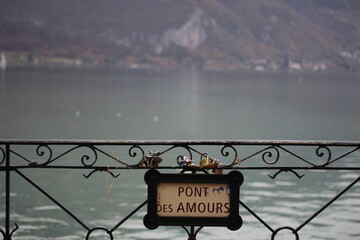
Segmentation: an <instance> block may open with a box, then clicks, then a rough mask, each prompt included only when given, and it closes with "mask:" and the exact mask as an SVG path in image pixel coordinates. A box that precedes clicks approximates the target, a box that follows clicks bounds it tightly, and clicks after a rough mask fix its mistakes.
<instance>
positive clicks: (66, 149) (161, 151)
mask: <svg viewBox="0 0 360 240" xmlns="http://www.w3.org/2000/svg"><path fill="white" fill-rule="evenodd" d="M23 148H26V149H25V150H24V149H23ZM109 148H110V149H113V148H119V151H121V154H122V157H121V158H119V157H117V156H115V154H114V153H113V152H112V151H110V150H109ZM152 148H157V149H152ZM204 149H205V150H206V152H204ZM152 150H156V151H152ZM124 151H125V153H124ZM179 152H181V154H179ZM210 152H211V153H210ZM304 152H307V153H306V154H304ZM359 153H360V141H302V140H296V141H294V140H292V141H287V140H190V141H185V140H157V141H149V140H41V139H40V140H0V173H1V172H4V173H5V193H4V195H5V201H6V203H5V218H4V219H5V222H4V223H1V224H4V225H3V226H1V225H0V233H1V234H0V237H1V235H2V236H3V239H5V240H11V239H12V237H13V235H16V230H17V229H19V228H21V226H18V225H17V224H16V223H15V228H13V229H12V228H11V226H10V222H11V221H10V220H11V214H10V209H11V204H10V192H11V191H10V187H11V186H10V182H11V174H17V175H18V176H20V177H21V178H23V179H24V180H25V181H26V182H28V183H29V184H30V185H32V186H33V187H34V188H35V189H37V190H38V191H39V192H40V193H42V194H43V195H44V196H46V197H47V198H48V199H49V200H50V201H52V202H53V203H54V204H56V205H57V206H58V207H60V208H61V209H62V210H63V211H64V212H65V213H67V214H68V215H69V216H70V217H71V218H73V219H74V220H75V221H76V222H77V223H78V224H80V225H81V226H82V227H83V228H84V230H85V231H87V234H86V237H85V239H86V240H88V239H89V238H90V237H91V234H92V233H93V232H94V231H105V232H106V234H107V235H108V236H109V239H113V238H114V237H113V232H114V231H116V230H117V229H118V228H119V227H120V226H121V225H122V224H123V223H124V222H126V221H127V220H128V219H129V218H131V217H132V216H133V215H134V214H135V213H136V212H138V211H139V210H140V209H141V208H142V207H143V206H144V205H146V203H147V201H146V200H144V202H143V203H142V204H140V205H139V206H137V207H136V208H135V209H134V210H133V211H132V212H131V213H129V214H128V215H127V216H126V217H125V218H123V219H122V220H121V221H119V222H118V223H116V224H114V226H113V227H112V228H105V227H93V228H92V227H90V226H88V225H87V224H86V223H85V222H84V221H83V220H81V219H80V218H79V217H78V216H76V215H75V214H74V213H73V212H71V211H70V210H69V209H68V208H66V207H65V206H63V205H62V203H61V202H60V201H58V200H57V199H55V198H54V197H53V196H51V195H50V194H49V193H48V192H47V191H46V190H44V189H42V188H41V187H40V186H39V185H37V184H36V183H35V182H34V181H33V180H32V179H31V178H30V177H29V176H27V175H25V174H24V172H23V171H22V170H23V169H30V170H31V169H65V170H75V171H76V170H82V171H88V172H87V174H82V175H83V176H84V177H85V178H89V177H91V176H92V175H93V174H94V173H97V172H105V173H107V174H110V175H111V176H112V177H114V178H117V177H118V176H119V174H117V171H118V170H139V169H142V170H144V169H150V168H158V169H179V173H184V172H186V171H190V172H192V173H197V172H204V173H208V174H209V173H211V171H214V172H221V171H223V170H230V169H232V170H238V171H241V170H252V171H267V170H276V173H275V174H273V175H269V177H270V178H272V179H275V178H276V177H277V176H278V175H279V174H281V173H283V172H288V173H291V174H293V175H294V176H295V178H298V179H300V178H302V177H303V176H304V174H300V173H299V171H300V170H301V171H303V170H308V171H318V170H330V171H339V170H354V171H358V170H360V164H356V165H355V166H354V165H350V166H349V165H347V164H346V160H347V159H349V158H351V159H352V161H354V159H355V161H360V159H359V158H360V154H359ZM74 156H76V157H74ZM124 156H125V157H124ZM69 159H70V160H71V161H68V162H67V163H66V164H64V163H63V160H69ZM290 160H291V161H290ZM199 161H200V163H198V162H199ZM109 162H110V163H112V164H110V165H109ZM335 163H336V164H335ZM359 180H360V177H359V175H358V177H357V178H356V179H354V180H353V182H351V183H350V184H349V185H348V186H347V187H345V188H344V189H343V190H342V191H341V192H340V193H339V194H337V195H336V196H334V197H333V198H332V199H331V200H330V201H329V202H328V203H327V204H325V205H324V206H323V207H321V208H320V209H319V210H318V211H317V212H315V213H314V214H313V215H312V216H310V217H309V218H308V219H307V220H306V221H305V222H304V223H302V224H301V225H300V226H298V227H297V228H294V227H290V226H284V227H280V228H278V229H274V228H272V227H271V226H270V225H269V224H268V223H266V221H265V220H264V219H262V218H261V217H259V215H258V214H257V213H255V211H253V210H252V209H251V208H250V207H249V206H248V205H247V203H245V202H243V201H242V200H239V204H240V205H241V206H242V207H243V209H245V210H246V211H248V212H249V213H250V214H251V215H253V216H254V217H255V218H256V219H257V220H258V221H259V222H260V223H262V224H263V225H264V226H265V228H267V229H268V230H270V232H271V236H270V239H272V240H275V239H276V235H277V233H278V232H280V231H282V230H290V231H291V232H292V233H293V234H294V238H295V239H300V236H299V233H298V232H299V231H300V230H301V229H302V228H303V227H304V226H306V225H307V224H308V223H309V222H310V221H312V220H313V219H314V218H315V217H317V216H318V215H319V214H320V213H321V212H322V211H324V210H325V209H326V208H328V207H329V206H330V205H331V204H332V203H333V202H334V201H336V200H337V199H338V198H339V197H340V196H342V195H343V194H345V193H346V192H347V191H348V190H349V189H350V188H352V187H353V186H355V185H356V184H358V182H359ZM0 194H1V193H0ZM182 227H183V228H184V229H185V231H186V233H187V235H188V238H189V239H196V236H197V233H198V232H199V231H200V230H201V229H202V228H203V226H198V228H197V229H195V227H194V226H188V228H187V226H182Z"/></svg>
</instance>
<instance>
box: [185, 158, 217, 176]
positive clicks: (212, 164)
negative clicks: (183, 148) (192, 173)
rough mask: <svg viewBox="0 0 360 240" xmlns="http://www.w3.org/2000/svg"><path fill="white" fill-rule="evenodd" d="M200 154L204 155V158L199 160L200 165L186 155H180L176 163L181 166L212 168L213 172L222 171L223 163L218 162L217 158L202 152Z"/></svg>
mask: <svg viewBox="0 0 360 240" xmlns="http://www.w3.org/2000/svg"><path fill="white" fill-rule="evenodd" d="M202 156H204V158H202V159H201V160H200V166H197V165H196V164H195V163H194V161H193V160H192V159H191V158H189V157H187V156H181V161H178V164H179V165H180V167H182V168H189V169H213V172H214V173H215V174H222V173H223V165H221V164H219V160H217V159H215V158H210V157H209V156H208V155H207V154H203V155H202Z"/></svg>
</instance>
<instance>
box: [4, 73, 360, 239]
mask: <svg viewBox="0 0 360 240" xmlns="http://www.w3.org/2000/svg"><path fill="white" fill-rule="evenodd" d="M0 74H1V81H0V119H1V123H0V138H1V139H115V140H118V139H123V140H128V139H148V140H161V139H227V140H232V139H247V140H251V139H288V140H298V139H301V140H303V139H305V140H339V141H342V140H350V141H359V140H360V124H359V123H360V75H359V74H347V73H343V74H338V73H335V74H334V73H307V74H305V73H250V72H245V73H244V72H241V73H239V72H231V73H229V72H226V73H221V72H199V71H109V70H84V69H75V70H52V69H17V70H12V69H9V70H7V71H6V72H0ZM154 150H156V149H154ZM118 151H119V150H117V149H114V150H113V154H114V155H115V156H117V155H119V156H121V154H122V153H121V152H118ZM240 154H241V153H240ZM215 157H216V158H220V157H221V156H215ZM359 158H360V154H359V153H355V154H353V155H351V156H349V157H347V158H346V159H345V161H346V164H345V165H346V166H352V167H358V166H359ZM24 172H25V173H26V174H27V176H29V177H31V178H32V179H33V180H34V181H35V182H36V183H38V184H39V185H41V186H42V187H44V188H45V189H46V190H47V191H49V193H50V194H52V195H53V196H54V197H56V199H58V200H59V201H60V202H62V203H63V204H64V205H65V206H66V207H68V208H69V209H71V211H73V212H74V214H75V215H76V216H78V217H79V218H80V219H82V220H84V222H86V223H87V224H88V225H89V226H91V227H93V226H98V225H101V226H106V227H109V228H111V227H112V226H114V224H116V223H117V222H118V221H119V220H121V219H122V218H123V217H125V216H126V215H127V214H128V213H129V212H131V211H132V209H134V208H135V207H137V206H138V205H139V204H141V203H142V202H143V201H144V200H145V199H146V186H145V185H144V182H143V174H144V171H138V172H136V173H135V172H134V171H120V174H121V176H120V177H119V178H117V179H115V180H113V179H112V178H111V177H109V176H108V174H96V175H93V176H92V177H91V178H89V179H85V178H83V177H82V175H81V173H79V172H78V171H74V172H71V171H70V172H69V171H62V170H46V171H44V170H36V171H24ZM243 174H244V175H245V183H244V186H243V187H242V189H241V199H242V201H243V202H245V203H246V204H247V205H248V206H249V207H251V209H253V210H254V211H255V212H256V213H258V214H259V215H260V216H261V218H263V219H264V220H265V221H266V222H267V223H268V224H269V225H270V226H271V227H272V228H273V229H276V228H278V227H282V226H292V227H293V228H296V227H297V226H299V225H300V224H301V223H303V222H304V221H305V220H306V219H307V218H309V217H310V216H311V215H312V214H313V213H314V212H315V211H317V210H318V209H319V208H320V207H321V206H323V205H324V204H325V203H326V202H327V201H329V200H330V199H331V198H332V197H333V196H335V195H336V193H338V192H340V191H341V190H342V189H343V188H344V187H346V186H347V185H348V184H349V183H350V182H352V181H353V180H354V179H356V177H357V176H358V173H357V172H355V171H341V172H310V173H307V174H306V177H304V178H303V179H301V180H299V181H298V180H297V179H296V178H295V177H294V176H293V175H291V174H280V175H279V176H278V178H276V180H271V179H270V178H269V177H268V176H267V174H273V172H254V171H253V172H251V171H244V173H243ZM4 176H5V174H4V173H0V177H1V178H2V179H4ZM69 182H71V183H74V184H70V185H69V184H68V183H69ZM110 186H111V191H107V190H106V189H109V187H110ZM11 187H12V194H11V205H12V207H13V208H12V212H11V214H12V215H11V219H12V222H11V224H12V226H13V225H14V223H17V224H18V225H19V226H20V229H19V230H17V231H16V232H15V234H14V236H13V238H14V239H19V240H20V239H24V240H25V239H54V240H62V239H70V240H72V239H74V240H77V239H84V237H85V235H86V232H85V231H84V229H83V228H82V227H81V226H80V225H79V224H78V223H76V222H75V221H73V220H72V219H71V218H69V217H68V216H67V215H66V213H64V212H63V211H61V210H60V209H59V208H58V207H56V206H55V205H54V204H53V203H52V202H51V201H49V200H48V199H46V197H44V196H43V195H41V193H39V192H38V191H36V190H35V189H34V188H32V187H30V185H29V184H28V183H26V182H24V180H23V179H22V178H20V177H19V176H17V175H15V174H13V175H12V186H11ZM4 192H5V190H4V183H3V181H0V194H2V195H0V207H1V208H0V222H1V224H0V227H3V226H4V216H5V214H4V211H5V206H4V202H5V200H4ZM145 210H146V208H142V209H141V210H140V211H139V212H138V213H136V214H135V215H134V216H133V217H132V218H131V219H130V220H128V221H127V222H126V223H124V225H122V226H121V227H120V228H119V229H118V230H117V231H115V232H114V237H115V239H186V238H187V236H186V234H185V232H184V230H183V229H182V228H180V227H159V228H158V229H156V230H153V231H149V230H147V229H146V228H145V227H144V226H143V223H142V218H143V216H144V214H145ZM240 215H241V216H242V217H243V220H244V225H243V227H242V228H241V229H239V230H238V231H235V232H231V231H228V230H227V229H226V228H225V229H223V228H204V229H203V230H202V231H200V233H199V234H198V239H240V238H242V239H249V240H252V239H254V240H257V239H259V240H260V239H270V236H271V233H270V231H269V230H268V229H266V228H265V227H264V226H263V225H262V224H261V223H259V222H258V221H257V220H256V219H255V218H254V217H253V216H251V215H250V214H249V213H247V212H246V211H244V210H243V209H240ZM359 227H360V188H359V186H358V185H357V186H355V187H354V188H352V189H351V190H350V191H349V192H348V193H346V194H345V195H344V196H343V197H341V198H340V199H339V200H338V201H336V202H335V203H334V204H333V205H332V206H331V207H330V208H329V209H327V210H325V211H324V212H323V213H321V214H320V215H319V217H317V218H316V219H315V220H313V221H312V222H311V223H310V224H309V225H307V226H305V227H304V228H303V229H301V230H300V231H299V234H300V238H301V239H323V240H325V239H326V240H329V239H334V240H335V239H336V240H337V239H342V240H344V239H359V238H360V230H359V229H360V228H359ZM92 237H93V239H108V238H107V237H106V236H102V235H101V233H99V235H98V236H93V235H92ZM276 239H277V240H279V239H289V238H287V236H278V237H277V238H276ZM290 239H292V238H290Z"/></svg>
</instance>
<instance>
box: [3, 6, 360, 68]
mask: <svg viewBox="0 0 360 240" xmlns="http://www.w3.org/2000/svg"><path fill="white" fill-rule="evenodd" d="M359 13H360V1H357V0H301V1H300V0H271V1H268V0H221V1H216V0H182V1H176V0H154V1H148V0H121V1H118V0H104V1H98V0H87V1H81V0H62V1H58V0H32V1H27V0H12V1H8V0H2V1H0V51H28V52H31V53H33V54H37V55H52V56H64V57H72V58H77V59H82V60H84V61H85V60H86V59H91V60H92V61H93V60H94V59H96V62H100V63H111V64H118V65H129V64H133V63H143V64H150V65H164V66H173V67H174V66H195V67H205V68H216V67H218V68H221V67H224V68H249V66H250V67H254V66H258V65H261V66H262V67H263V68H274V69H279V68H281V67H282V66H285V67H286V65H288V62H298V63H300V64H302V66H303V67H305V66H306V64H308V65H309V64H310V65H309V66H310V67H314V66H315V65H316V64H319V63H321V64H326V67H327V68H329V67H333V68H339V67H343V68H344V67H345V68H349V67H351V68H352V69H353V68H356V67H358V65H359V61H358V60H359V58H360V53H359V50H360V40H359V39H360V14H359Z"/></svg>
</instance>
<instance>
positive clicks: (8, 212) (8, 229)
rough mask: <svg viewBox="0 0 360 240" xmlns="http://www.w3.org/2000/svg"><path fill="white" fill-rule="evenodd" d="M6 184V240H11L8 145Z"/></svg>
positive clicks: (8, 148) (6, 153)
mask: <svg viewBox="0 0 360 240" xmlns="http://www.w3.org/2000/svg"><path fill="white" fill-rule="evenodd" d="M5 159H6V160H5V161H6V166H5V169H6V171H5V184H6V190H5V191H6V193H5V202H6V203H5V205H6V207H5V208H6V210H5V240H10V146H9V144H6V146H5Z"/></svg>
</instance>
